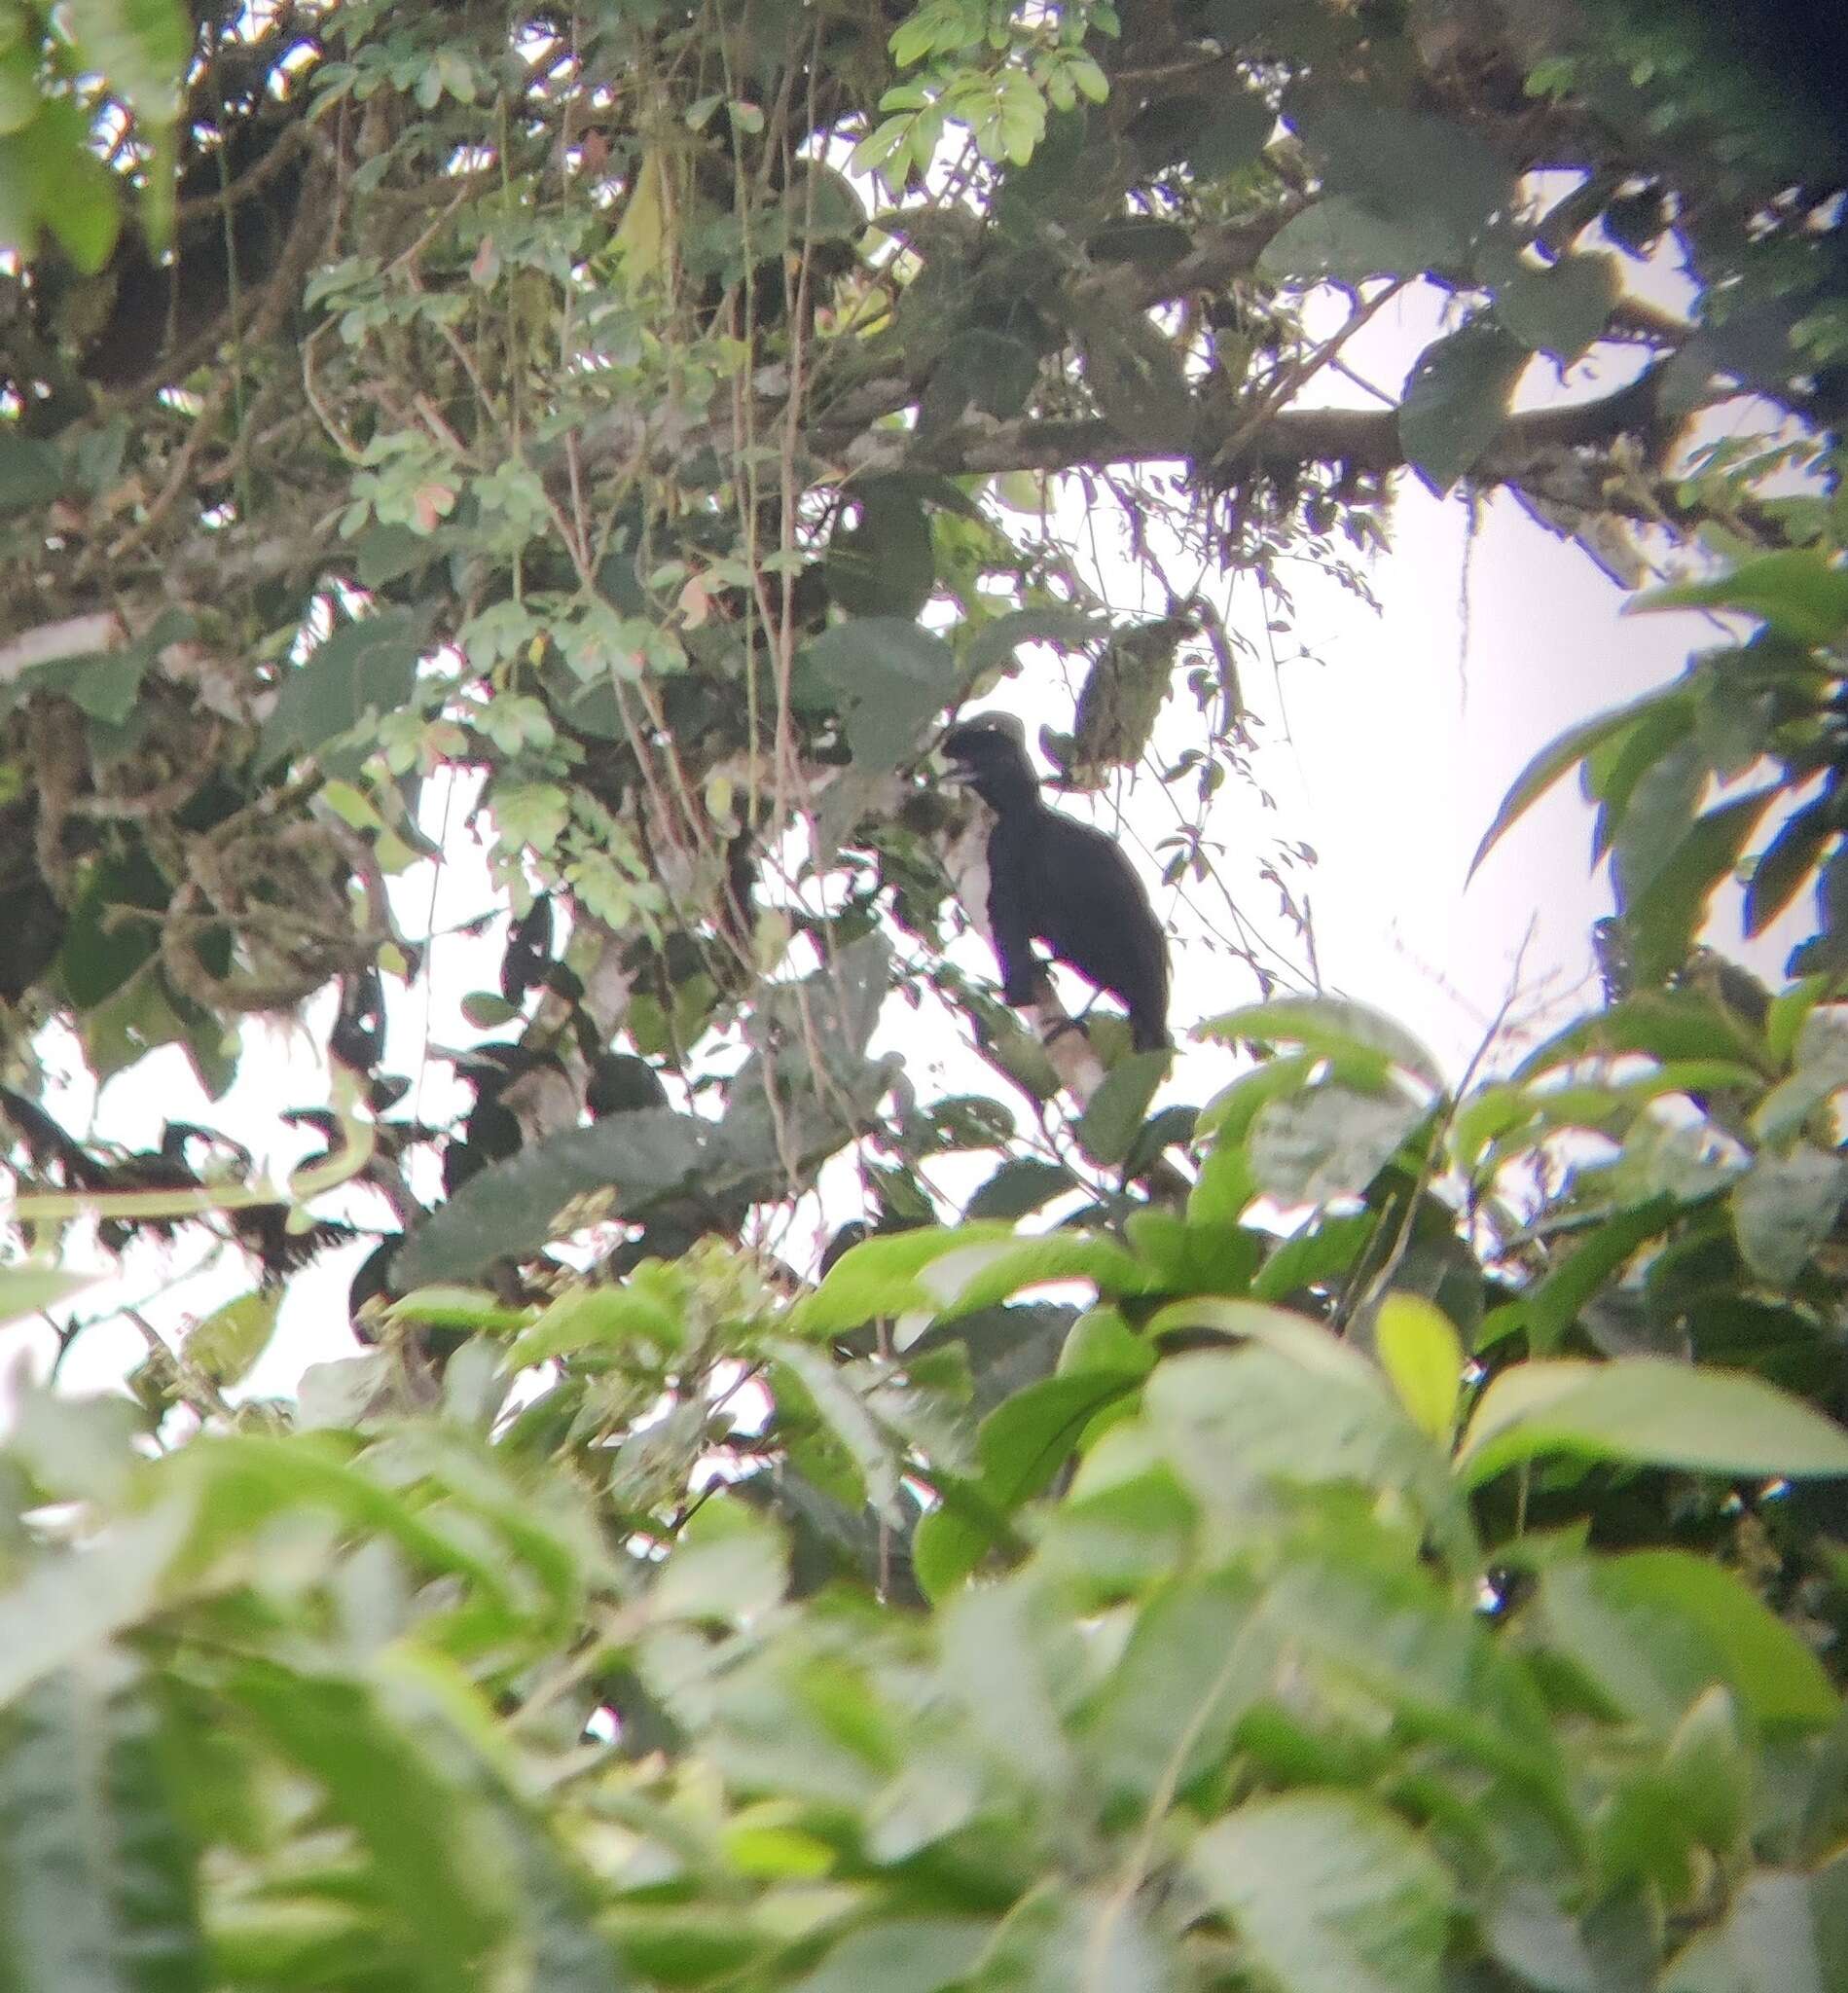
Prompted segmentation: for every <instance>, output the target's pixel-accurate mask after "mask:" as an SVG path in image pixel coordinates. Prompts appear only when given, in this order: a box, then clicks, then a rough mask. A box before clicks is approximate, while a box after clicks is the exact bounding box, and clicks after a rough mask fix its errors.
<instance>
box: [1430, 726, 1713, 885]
mask: <svg viewBox="0 0 1848 1993" xmlns="http://www.w3.org/2000/svg"><path fill="white" fill-rule="evenodd" d="M1669 702H1682V703H1685V705H1686V706H1687V709H1688V724H1689V725H1691V724H1692V722H1693V706H1692V701H1691V699H1690V698H1689V695H1688V694H1687V692H1686V691H1685V689H1683V688H1680V687H1671V688H1670V689H1669V690H1668V691H1666V692H1646V693H1645V694H1644V695H1643V697H1642V698H1641V699H1635V700H1632V701H1631V702H1630V704H1629V705H1628V706H1619V707H1614V708H1613V709H1612V711H1610V712H1606V713H1600V714H1599V715H1598V716H1597V717H1596V718H1595V719H1589V720H1586V721H1584V722H1583V723H1582V724H1581V725H1579V726H1576V727H1573V728H1571V729H1570V730H1569V731H1568V732H1566V733H1564V734H1562V735H1560V737H1559V739H1558V740H1557V741H1555V742H1553V743H1551V745H1550V746H1546V747H1542V748H1541V749H1540V752H1539V753H1538V754H1537V755H1535V757H1534V758H1533V760H1532V761H1530V762H1529V763H1528V764H1527V766H1526V767H1525V768H1524V769H1522V771H1521V772H1520V774H1519V775H1518V776H1516V777H1515V779H1514V785H1513V787H1512V788H1510V789H1509V790H1508V792H1507V794H1506V796H1504V798H1503V801H1502V807H1501V809H1500V810H1498V811H1497V812H1496V814H1495V821H1494V822H1493V823H1492V824H1490V825H1489V828H1488V830H1487V831H1486V832H1485V833H1484V834H1483V839H1482V842H1481V843H1480V844H1479V845H1478V846H1477V847H1476V854H1475V856H1474V857H1473V858H1471V859H1470V860H1469V877H1471V878H1473V877H1474V876H1475V873H1476V869H1477V868H1478V867H1479V866H1480V865H1481V863H1482V861H1483V859H1484V858H1486V857H1487V856H1488V855H1489V853H1490V852H1492V851H1493V850H1494V849H1495V847H1496V846H1497V845H1498V844H1499V843H1500V842H1501V841H1502V839H1503V838H1504V836H1505V835H1506V834H1507V832H1508V831H1509V830H1510V829H1511V828H1512V827H1513V825H1514V824H1515V823H1517V822H1518V821H1519V820H1520V819H1521V817H1523V816H1524V815H1526V814H1527V812H1528V811H1529V810H1530V809H1531V808H1532V807H1533V805H1534V804H1535V803H1537V802H1538V801H1539V800H1540V797H1541V796H1543V795H1544V794H1545V793H1546V791H1547V790H1548V789H1550V788H1551V787H1552V785H1553V784H1554V783H1555V782H1556V781H1557V780H1558V779H1560V777H1561V776H1562V775H1564V774H1565V773H1566V771H1567V770H1568V769H1569V768H1576V766H1577V765H1578V763H1579V762H1581V761H1583V760H1584V759H1585V757H1586V756H1587V755H1588V754H1590V753H1591V752H1592V750H1593V749H1594V748H1597V747H1600V746H1602V745H1603V744H1604V743H1606V742H1608V741H1612V740H1614V739H1615V738H1616V737H1617V736H1618V735H1620V734H1623V733H1627V732H1628V730H1629V729H1630V728H1631V727H1633V726H1635V725H1636V724H1637V723H1638V722H1639V721H1641V720H1642V719H1644V718H1646V717H1647V716H1648V715H1649V713H1650V712H1652V711H1653V710H1654V709H1655V708H1656V707H1660V706H1662V705H1664V704H1665V703H1669Z"/></svg>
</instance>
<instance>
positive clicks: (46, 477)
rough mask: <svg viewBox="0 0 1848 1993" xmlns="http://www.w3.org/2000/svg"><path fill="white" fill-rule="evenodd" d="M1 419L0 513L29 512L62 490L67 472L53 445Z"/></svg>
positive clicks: (48, 502) (60, 454)
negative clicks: (17, 431) (25, 433)
mask: <svg viewBox="0 0 1848 1993" xmlns="http://www.w3.org/2000/svg"><path fill="white" fill-rule="evenodd" d="M15 432H16V425H15V424H14V423H13V422H10V421H8V422H0V513H9V512H32V511H36V510H37V508H38V507H39V506H41V505H49V504H50V503H51V502H52V500H53V499H54V498H55V497H56V496H57V494H58V493H59V492H60V491H61V490H63V489H64V485H65V481H66V478H67V476H68V472H67V471H66V468H65V464H64V458H63V454H62V453H61V452H60V451H59V450H58V448H57V446H56V444H54V443H48V442H47V441H46V440H45V439H44V438H43V437H42V436H20V435H18V434H17V433H15Z"/></svg>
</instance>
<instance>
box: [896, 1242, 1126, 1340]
mask: <svg viewBox="0 0 1848 1993" xmlns="http://www.w3.org/2000/svg"><path fill="white" fill-rule="evenodd" d="M1073 1280H1075V1281H1089V1282H1090V1283H1091V1284H1092V1286H1095V1287H1096V1288H1097V1289H1098V1291H1099V1292H1100V1293H1101V1294H1105V1295H1108V1296H1110V1297H1111V1298H1113V1299H1119V1300H1120V1299H1122V1298H1124V1297H1126V1296H1129V1295H1134V1294H1145V1293H1148V1292H1150V1291H1152V1290H1153V1289H1154V1288H1155V1287H1156V1286H1158V1285H1159V1283H1158V1277H1157V1276H1156V1275H1154V1274H1153V1273H1151V1271H1150V1270H1149V1269H1148V1268H1147V1267H1145V1266H1143V1265H1142V1263H1141V1261H1140V1260H1138V1259H1136V1258H1135V1257H1134V1256H1133V1255H1131V1254H1130V1253H1128V1252H1125V1251H1124V1250H1123V1249H1122V1248H1121V1247H1120V1246H1119V1245H1117V1244H1116V1242H1115V1241H1114V1240H1113V1239H1106V1238H1103V1237H1100V1236H1096V1235H1093V1234H1091V1233H1086V1232H1067V1231H1057V1232H1050V1233H1046V1234H1043V1235H1042V1236H1040V1237H1038V1238H1030V1239H1011V1240H1003V1241H998V1242H996V1244H994V1245H991V1246H976V1247H972V1248H971V1249H970V1250H968V1251H967V1252H966V1253H957V1254H956V1255H954V1256H953V1257H948V1258H936V1259H933V1260H932V1261H931V1262H930V1263H929V1265H927V1266H926V1267H924V1269H923V1271H922V1273H921V1275H920V1285H921V1286H923V1287H924V1289H925V1290H926V1291H927V1292H928V1293H930V1294H931V1295H932V1296H933V1297H934V1298H935V1299H936V1300H937V1302H938V1303H939V1308H938V1313H939V1317H940V1319H941V1320H943V1321H946V1322H951V1321H955V1320H957V1319H958V1318H959V1317H960V1316H964V1315H972V1314H974V1313H975V1312H976V1310H978V1309H981V1308H991V1307H993V1306H994V1305H995V1303H996V1301H1005V1300H1007V1299H1008V1298H1009V1297H1010V1296H1011V1295H1013V1294H1017V1293H1019V1292H1020V1291H1021V1290H1022V1289H1023V1288H1026V1287H1035V1286H1041V1285H1042V1284H1043V1283H1045V1282H1048V1281H1073Z"/></svg>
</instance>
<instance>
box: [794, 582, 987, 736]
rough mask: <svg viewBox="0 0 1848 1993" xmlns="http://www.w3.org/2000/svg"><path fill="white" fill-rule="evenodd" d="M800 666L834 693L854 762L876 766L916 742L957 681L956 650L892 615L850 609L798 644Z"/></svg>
mask: <svg viewBox="0 0 1848 1993" xmlns="http://www.w3.org/2000/svg"><path fill="white" fill-rule="evenodd" d="M799 662H800V664H801V665H802V666H805V667H806V668H807V669H809V670H812V671H814V672H815V674H817V675H818V676H819V677H820V678H821V679H822V680H823V681H824V682H825V683H826V684H828V685H829V686H831V687H832V688H833V689H834V691H835V692H836V693H837V694H838V695H839V697H840V699H841V701H842V703H843V706H844V707H845V711H846V725H847V742H848V747H849V749H850V751H851V752H852V757H853V764H854V767H855V769H857V770H860V771H862V772H865V773H869V774H883V773H885V772H886V771H887V770H888V769H892V768H896V767H897V766H898V764H899V763H900V762H901V761H905V760H908V759H909V758H910V757H911V756H912V755H913V754H915V753H916V752H917V750H918V745H919V742H920V740H921V739H922V737H923V734H924V724H925V722H926V721H927V720H928V719H930V717H931V716H932V715H933V714H934V713H938V712H941V711H942V710H943V708H944V707H946V706H947V705H948V704H949V703H950V701H951V699H952V698H953V697H954V695H955V693H956V689H957V683H958V680H957V669H956V654H955V652H954V651H952V650H951V648H950V646H949V645H948V644H947V643H945V642H944V640H943V638H942V637H940V636H935V635H932V634H931V633H930V632H929V631H927V630H920V629H919V628H918V626H917V625H916V624H915V623H912V622H908V621H906V620H904V619H903V618H900V617H896V616H855V617H853V618H852V619H851V620H849V621H848V622H846V623H837V624H835V625H834V626H833V628H832V629H829V630H824V631H822V633H821V634H820V635H819V636H817V637H815V638H814V639H813V641H811V642H810V643H808V644H807V645H805V646H804V648H803V651H802V656H801V660H800V661H799Z"/></svg>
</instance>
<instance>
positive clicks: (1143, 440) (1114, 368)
mask: <svg viewBox="0 0 1848 1993" xmlns="http://www.w3.org/2000/svg"><path fill="white" fill-rule="evenodd" d="M1068 302H1069V303H1070V302H1072V299H1071V297H1070V294H1068ZM1084 307H1085V308H1084V309H1083V311H1082V313H1081V315H1079V317H1078V323H1077V335H1078V350H1079V352H1080V354H1081V356H1082V358H1083V362H1084V380H1085V385H1086V386H1087V387H1089V388H1090V390H1091V392H1092V394H1093V395H1094V396H1095V397H1096V400H1097V405H1098V407H1099V409H1100V410H1101V411H1102V412H1103V415H1104V418H1105V421H1107V422H1108V423H1109V424H1110V426H1111V427H1112V428H1113V429H1115V430H1116V431H1117V432H1118V434H1119V435H1121V436H1124V437H1126V438H1128V439H1130V440H1132V441H1134V442H1136V443H1138V444H1140V445H1142V446H1144V447H1146V446H1153V447H1154V448H1155V449H1157V450H1165V451H1172V452H1174V453H1176V454H1177V455H1178V454H1180V453H1182V452H1184V451H1185V450H1186V449H1187V447H1188V446H1189V444H1190V443H1191V442H1192V441H1193V432H1194V421H1195V409H1194V400H1193V390H1192V388H1191V387H1190V386H1189V385H1188V383H1187V376H1186V374H1185V372H1184V370H1183V369H1182V366H1181V362H1180V357H1179V355H1178V353H1177V351H1176V349H1175V347H1174V345H1173V344H1171V343H1170V341H1169V338H1168V336H1167V335H1166V334H1165V333H1164V332H1162V330H1161V329H1160V328H1159V327H1158V326H1156V325H1155V324H1154V323H1153V322H1152V321H1151V320H1149V319H1148V318H1146V317H1144V316H1143V315H1142V314H1141V312H1140V311H1136V310H1133V309H1130V308H1127V307H1119V306H1116V305H1114V304H1113V303H1112V302H1111V301H1110V300H1109V299H1108V298H1106V297H1105V295H1104V294H1102V293H1099V294H1096V295H1087V296H1086V297H1085V299H1084Z"/></svg>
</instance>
